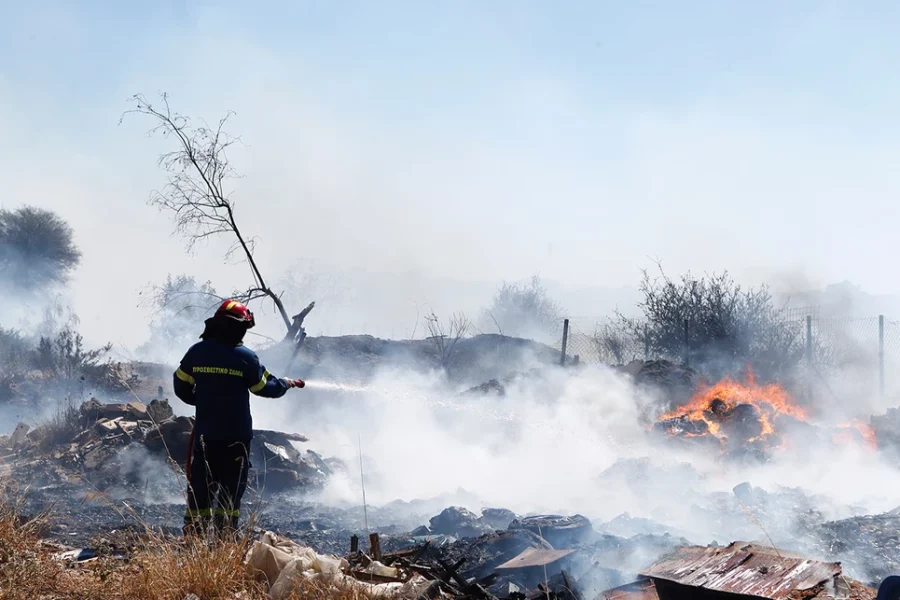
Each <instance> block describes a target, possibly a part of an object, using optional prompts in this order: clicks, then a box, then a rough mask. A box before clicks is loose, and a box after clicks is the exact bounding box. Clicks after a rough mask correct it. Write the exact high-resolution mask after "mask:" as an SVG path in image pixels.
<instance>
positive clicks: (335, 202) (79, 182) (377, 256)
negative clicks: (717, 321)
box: [0, 0, 900, 346]
mask: <svg viewBox="0 0 900 600" xmlns="http://www.w3.org/2000/svg"><path fill="white" fill-rule="evenodd" d="M251 6H252V8H251ZM898 13H900V5H898V4H897V3H894V2H867V3H850V2H828V1H822V0H817V1H808V2H791V3H785V2H781V1H770V2H762V1H761V2H752V3H751V2H737V1H734V2H722V1H715V2H713V1H710V2H689V1H682V2H639V1H634V2H600V1H597V2H566V3H549V2H522V1H516V2H512V1H509V2H501V1H496V2H462V1H456V2H412V1H410V2H388V1H379V2H255V3H248V2H218V3H216V2H171V1H159V2H153V3H149V4H148V3H133V2H131V3H123V2H111V1H110V2H97V1H94V2H74V1H73V2H68V3H64V2H40V3H27V2H23V1H13V0H0V57H2V58H0V131H2V135H0V175H2V181H3V184H4V189H3V194H2V197H0V202H2V206H3V207H13V206H18V205H21V204H24V203H29V204H36V205H39V206H44V207H48V208H52V209H54V210H57V211H59V212H60V213H61V214H62V215H63V216H64V217H65V218H66V219H68V220H69V221H70V222H71V223H72V225H73V226H74V228H75V230H76V233H77V237H78V243H79V244H80V246H81V247H82V249H83V250H84V264H83V266H82V268H81V270H80V271H79V273H78V275H77V278H76V281H75V287H74V295H75V304H76V308H77V310H78V312H79V313H80V314H81V315H82V318H83V320H84V321H85V330H86V333H87V334H88V335H89V337H92V338H94V339H97V340H100V339H111V340H113V341H116V342H121V343H122V344H125V345H132V346H133V345H136V344H137V343H138V342H140V341H141V337H142V336H144V335H145V334H146V332H145V330H144V329H143V327H144V325H143V321H144V318H145V311H144V310H143V309H141V308H139V307H138V306H137V303H138V297H137V292H138V291H139V289H140V288H141V287H142V286H144V285H146V284H147V283H148V282H151V281H159V280H161V279H163V278H164V277H165V275H166V274H167V273H170V272H171V273H180V272H186V273H191V274H195V275H197V276H198V277H199V278H200V279H207V278H211V279H213V280H214V282H216V283H217V284H218V285H219V287H220V288H222V289H227V288H229V287H231V286H232V285H238V284H241V282H242V281H243V278H242V276H243V271H242V270H240V269H238V268H235V267H232V266H229V265H224V264H223V261H222V259H221V249H220V248H219V247H217V246H214V245H213V246H210V247H201V248H198V249H197V251H196V253H195V256H193V257H186V256H185V255H184V251H183V245H182V243H181V242H180V240H178V239H177V238H173V237H171V236H170V232H171V222H170V221H169V219H168V217H167V216H166V215H162V214H158V213H157V212H156V211H155V210H154V209H153V208H150V207H148V206H147V205H146V199H147V197H148V195H149V192H150V190H151V189H153V188H154V187H156V186H159V185H161V183H162V182H163V178H162V172H161V171H160V170H159V169H158V168H157V167H156V162H155V160H156V155H157V154H158V153H159V152H160V151H161V150H163V149H164V148H165V147H166V146H165V144H164V142H163V141H162V140H151V139H148V138H147V137H146V136H145V135H144V134H145V132H146V130H147V129H148V127H149V126H150V123H149V122H148V121H146V120H142V119H140V118H138V117H131V118H128V119H126V121H125V122H124V124H123V125H121V126H119V125H118V121H119V117H120V115H121V113H122V111H123V110H125V109H127V108H129V106H130V105H129V104H128V103H127V102H126V99H127V98H128V97H129V96H130V95H131V94H134V93H138V92H142V93H146V94H148V95H152V94H156V93H158V92H160V91H167V92H168V93H170V94H171V95H172V98H173V103H174V105H175V107H176V108H177V109H178V110H180V111H181V112H184V113H186V114H189V115H194V116H197V117H203V118H206V119H207V120H210V121H214V120H216V119H217V118H218V117H219V116H221V115H222V114H223V113H224V111H226V110H228V109H233V110H234V111H236V113H237V114H236V116H235V118H234V120H233V122H232V124H231V128H230V130H231V131H232V132H233V133H239V134H241V135H242V137H243V140H244V142H245V144H246V147H244V148H242V149H241V150H240V151H237V152H235V153H234V154H233V156H232V158H233V160H234V162H235V166H236V168H238V169H239V170H240V171H241V172H242V173H243V174H244V175H245V177H244V179H243V180H241V181H240V182H239V184H238V185H237V190H236V196H235V197H236V198H238V206H239V218H240V219H241V220H242V222H243V223H245V227H246V228H247V229H248V230H249V232H251V233H252V234H254V235H257V236H259V237H260V238H261V244H260V248H259V253H260V255H259V256H260V260H261V261H262V263H263V264H264V265H266V266H267V268H268V270H270V271H272V272H273V275H272V277H277V276H280V274H281V273H282V272H284V271H285V270H286V269H288V268H289V267H291V266H292V265H294V264H298V263H300V262H301V261H309V260H314V261H320V262H321V263H323V264H328V265H331V266H333V267H334V268H337V269H350V268H356V269H362V270H364V271H369V272H388V273H393V274H404V273H412V274H417V276H427V277H429V278H433V279H439V280H456V281H463V282H464V281H473V282H498V281H500V280H501V279H518V278H523V277H527V276H529V275H531V274H532V273H535V272H539V273H541V274H542V275H543V276H544V277H545V278H547V279H550V280H553V281H556V282H559V283H560V284H561V285H564V286H568V287H569V288H571V289H578V288H602V287H613V288H615V287H621V286H631V285H634V284H635V283H636V282H637V279H638V277H639V269H640V268H641V267H646V266H648V265H649V264H651V262H650V261H651V259H652V258H659V259H661V260H663V261H664V263H665V265H666V267H667V269H668V270H669V271H671V272H679V271H682V270H686V269H692V270H694V271H704V270H719V269H723V268H727V269H729V270H731V271H732V272H734V273H735V274H737V275H738V276H739V277H741V278H744V279H746V280H748V281H758V280H760V279H763V278H766V277H768V276H769V274H771V273H780V274H782V275H781V276H783V274H784V273H789V274H802V276H803V277H805V278H806V279H808V280H810V281H813V282H827V281H837V280H844V279H850V280H853V281H854V282H856V283H859V284H861V285H863V286H864V287H865V288H866V289H867V290H870V291H872V292H885V293H896V292H900V279H898V277H897V276H896V275H897V267H896V266H895V260H894V257H895V255H896V254H897V247H896V239H897V236H896V228H897V222H896V217H897V212H898V209H897V208H895V207H896V206H897V203H896V201H895V198H896V197H897V192H898V187H900V184H898V181H897V173H898V170H897V165H898V164H900V142H898V141H897V140H898V131H900V120H898V119H897V118H896V116H895V114H896V112H897V111H898V110H900V69H898V61H900V40H898V39H897V36H896V32H897V30H898V27H900V14H898ZM798 276H799V275H798ZM404 294H405V295H404V302H406V301H407V300H408V299H409V298H406V296H416V297H417V298H419V299H421V300H427V299H428V298H427V296H428V294H429V291H428V290H423V289H418V288H416V289H412V290H410V291H409V293H406V292H404ZM461 298H462V296H461ZM445 300H446V299H445ZM487 300H488V299H487V298H484V299H483V300H482V301H481V303H482V304H483V303H484V302H486V301H487ZM459 302H460V303H465V302H468V303H469V304H473V305H475V306H477V304H476V303H475V300H468V299H467V300H466V301H465V302H463V300H459ZM451 308H452V307H448V308H447V310H450V309H451ZM466 308H470V307H469V306H466ZM323 310H324V309H323ZM274 325H275V326H277V322H276V323H274Z"/></svg>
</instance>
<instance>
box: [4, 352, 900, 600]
mask: <svg viewBox="0 0 900 600" xmlns="http://www.w3.org/2000/svg"><path fill="white" fill-rule="evenodd" d="M548 363H549V361H548V360H544V359H540V358H535V357H534V356H531V357H525V358H520V362H518V363H517V366H519V367H523V368H519V369H517V370H516V371H513V372H512V373H508V374H506V375H501V374H499V373H498V376H497V377H496V378H495V380H494V381H492V382H489V383H486V384H484V385H479V386H473V385H471V384H472V383H473V381H477V379H473V380H470V381H467V382H464V383H462V384H460V383H456V384H455V385H450V384H448V383H447V382H446V379H445V378H444V377H443V376H441V375H439V374H435V373H429V372H424V371H421V370H418V371H416V370H410V369H404V368H402V367H398V366H396V365H380V366H379V367H378V368H376V369H374V370H373V371H372V372H370V373H368V374H367V376H365V377H356V378H351V377H349V376H347V369H345V368H334V367H328V366H323V365H319V366H318V368H316V369H315V370H314V371H315V374H316V375H315V376H314V377H311V378H310V380H309V386H308V388H307V389H304V390H299V391H298V392H297V393H296V394H293V395H291V396H290V397H286V398H284V399H281V400H277V401H273V400H261V399H256V400H254V401H253V402H254V404H253V411H254V418H255V427H256V429H257V430H258V434H257V438H256V441H255V444H256V446H257V450H256V455H255V458H253V459H252V461H253V463H254V473H253V476H252V481H253V485H252V486H251V490H250V491H249V492H248V495H247V497H246V498H245V503H244V511H243V512H244V514H245V515H250V519H251V522H252V525H253V526H254V527H257V528H260V529H264V530H272V531H275V532H277V533H281V534H283V535H285V536H287V537H290V538H291V539H293V540H295V541H297V542H299V543H302V544H304V545H307V546H311V547H312V548H314V549H315V550H317V551H319V552H326V553H334V554H338V555H344V554H346V553H347V552H348V551H349V549H350V539H351V536H354V535H356V536H358V537H359V538H360V539H362V540H366V539H367V537H368V535H367V534H368V533H370V532H378V533H380V534H381V544H382V548H383V549H384V550H385V551H391V550H398V549H401V548H406V547H410V546H416V545H421V544H423V543H424V542H426V541H427V542H428V543H429V550H428V552H433V553H439V554H440V556H442V557H444V558H446V559H447V560H451V561H452V560H454V559H456V558H462V557H468V558H467V562H466V563H465V566H464V567H463V568H462V570H461V573H462V574H463V575H465V576H467V577H482V576H485V575H486V574H488V572H490V571H492V570H493V569H494V568H495V567H497V566H498V565H500V564H501V563H502V562H505V561H507V560H510V559H512V558H514V557H515V556H516V555H518V554H519V553H521V552H522V551H523V550H524V549H526V548H550V547H552V548H556V549H560V548H573V549H575V552H573V553H572V554H571V555H570V556H569V557H568V558H567V559H566V560H567V561H568V562H567V564H568V568H569V569H570V570H572V571H575V572H578V573H579V574H580V575H581V578H580V580H581V585H582V587H584V588H595V589H596V590H597V591H599V590H602V589H607V588H609V587H613V586H614V585H619V584H620V583H626V582H627V581H629V580H630V579H629V578H630V577H633V576H634V575H635V574H637V573H639V572H641V569H642V568H644V567H646V566H647V565H649V564H651V563H652V562H653V561H654V560H656V559H657V558H659V557H660V556H661V555H662V554H664V553H666V552H668V551H670V550H672V549H674V548H677V547H679V546H683V545H687V544H694V545H702V546H706V545H723V546H724V545H727V544H729V543H731V542H733V541H738V540H739V541H747V542H751V541H755V542H759V543H762V544H765V545H771V546H775V547H776V548H779V549H782V550H785V551H791V552H795V553H801V554H803V555H806V556H809V557H810V558H815V559H820V560H829V561H830V560H839V561H841V562H842V563H843V565H844V572H845V573H846V574H847V575H848V576H850V577H853V578H855V579H858V580H860V581H863V582H866V583H869V584H876V583H877V582H878V581H880V580H881V579H882V578H883V577H884V576H886V575H889V574H892V573H895V572H898V571H900V511H895V510H894V509H895V508H897V507H898V505H900V496H898V492H900V486H898V485H895V484H893V482H894V481H895V480H896V479H897V477H896V476H897V470H896V467H895V466H894V465H895V463H894V461H893V456H894V455H893V454H892V452H891V448H890V447H889V445H887V444H881V445H879V446H878V447H873V446H872V445H871V444H869V443H866V440H865V439H862V438H860V439H856V438H849V439H842V440H840V441H839V442H838V441H836V439H835V438H834V436H831V435H820V436H813V437H807V438H803V439H804V444H802V445H791V444H789V443H784V439H788V440H789V439H791V432H790V431H782V432H779V438H778V439H779V442H778V445H775V444H774V443H773V444H771V445H770V446H768V447H763V450H762V452H761V453H760V452H753V453H749V454H747V453H744V454H740V455H739V456H737V457H736V456H735V455H734V454H733V453H731V452H724V451H719V450H716V451H711V448H714V447H715V446H714V444H716V443H718V442H716V441H715V440H712V442H711V441H710V440H702V441H701V442H699V443H695V440H692V439H689V438H687V439H686V438H685V437H684V436H675V435H671V434H666V433H665V432H663V433H662V434H661V432H660V428H659V427H655V423H656V422H657V419H659V418H660V417H661V416H662V415H664V414H665V413H669V412H671V410H672V407H673V406H678V405H679V403H681V402H682V400H684V398H680V397H679V399H677V400H673V398H672V397H671V396H672V395H673V394H676V395H677V394H684V390H683V389H681V388H682V387H683V386H682V385H681V383H683V379H684V374H683V373H682V372H681V371H679V369H678V368H677V367H675V366H674V365H665V364H661V363H647V364H646V365H642V366H635V365H632V366H631V367H630V368H619V369H611V368H606V367H600V366H586V365H580V366H578V367H577V368H566V369H563V368H559V367H557V366H554V365H551V364H548ZM310 371H313V369H310ZM477 373H478V377H481V376H482V375H483V373H484V371H483V370H480V369H479V370H477ZM673 381H678V382H681V383H679V384H678V385H676V386H673V384H672V382H673ZM161 385H165V384H164V383H163V384H161ZM147 389H152V386H147ZM163 395H165V396H169V397H171V395H170V394H166V393H165V390H164V394H163ZM688 396H690V392H688ZM102 404H104V403H103V402H98V403H93V404H89V405H87V407H81V406H79V407H78V414H79V417H78V418H79V419H80V421H79V422H78V427H74V428H72V430H71V431H70V432H68V434H70V436H69V438H67V439H61V440H56V442H55V443H54V444H49V443H48V442H46V441H42V440H43V438H42V437H41V435H42V434H41V433H39V432H41V431H42V429H41V427H37V428H36V431H35V430H32V431H30V432H26V433H21V434H20V435H18V438H17V436H16V434H15V433H14V432H12V431H11V432H10V433H13V435H11V436H7V437H5V438H3V439H2V440H0V442H2V443H0V446H2V447H4V448H6V449H5V450H2V451H0V455H2V456H3V466H2V467H0V475H4V479H6V480H7V481H12V482H13V483H15V484H16V485H17V486H18V487H19V489H20V492H21V494H22V497H23V498H24V499H25V508H26V509H27V510H28V511H39V510H44V509H52V511H53V513H54V514H55V515H56V519H55V525H54V527H53V529H52V531H51V532H50V535H52V536H53V537H55V538H57V539H59V540H60V541H63V542H65V543H66V544H69V545H71V546H76V547H79V546H83V547H89V546H91V545H92V544H96V543H97V540H98V539H99V538H103V537H114V536H115V535H117V534H118V533H121V532H122V531H127V530H129V529H133V528H142V527H146V526H150V527H153V528H161V529H164V530H168V531H170V532H171V533H172V534H173V535H177V534H178V533H179V532H180V527H181V523H182V516H183V511H184V504H183V500H182V498H183V495H184V476H183V473H182V472H181V471H180V468H179V463H180V462H182V461H183V455H182V454H181V451H180V450H178V448H179V443H180V442H179V440H184V439H186V438H185V435H186V432H189V427H190V422H189V419H188V418H187V415H188V414H189V413H188V410H187V409H188V407H185V406H183V405H180V404H179V403H178V401H177V400H175V401H172V402H171V403H170V405H171V408H172V409H173V411H172V414H169V412H168V408H167V407H165V406H163V404H164V403H159V402H154V403H151V402H150V399H145V402H144V403H143V404H141V405H140V406H138V403H137V402H136V400H133V403H132V404H131V405H125V404H122V405H119V406H117V407H114V408H109V407H107V406H99V405H102ZM6 410H7V411H10V410H15V409H14V408H11V407H9V406H7V409H6ZM142 411H147V412H149V413H150V416H146V415H145V412H142ZM157 411H162V412H157ZM810 413H812V410H811V409H810ZM881 418H882V419H883V420H884V419H887V421H886V422H883V423H882V424H881V426H880V427H881V428H882V429H886V430H888V431H890V430H891V427H890V423H891V421H890V419H891V417H890V414H888V415H887V416H885V417H881ZM26 420H27V419H26ZM773 422H774V421H773ZM804 427H806V429H804V431H806V430H808V428H810V427H813V428H819V425H818V424H816V422H815V419H814V418H813V416H812V415H810V417H809V422H804ZM823 427H824V426H823ZM829 427H830V426H829ZM828 431H830V429H829V430H828ZM281 433H287V434H294V435H292V436H288V437H284V436H282V435H281ZM773 439H774V438H773ZM160 440H164V441H165V442H166V443H165V444H160ZM811 440H812V441H811ZM754 441H755V442H759V438H758V437H757V438H754ZM710 444H713V445H710ZM161 446H162V447H163V449H162V450H161ZM751 459H752V460H751ZM364 493H365V498H366V504H365V506H364V505H363V494H364ZM510 583H512V581H507V580H504V579H503V578H501V581H500V582H499V583H495V584H494V585H495V586H496V585H500V586H501V587H502V586H503V585H507V584H510ZM496 589H499V588H496ZM507 591H508V590H507ZM497 595H498V597H506V596H507V595H508V594H506V595H502V594H500V593H499V592H498V593H497Z"/></svg>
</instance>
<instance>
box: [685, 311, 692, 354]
mask: <svg viewBox="0 0 900 600" xmlns="http://www.w3.org/2000/svg"><path fill="white" fill-rule="evenodd" d="M689 334H690V329H689V328H688V320H687V319H685V320H684V366H688V365H690V364H691V339H690V335H689Z"/></svg>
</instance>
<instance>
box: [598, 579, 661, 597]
mask: <svg viewBox="0 0 900 600" xmlns="http://www.w3.org/2000/svg"><path fill="white" fill-rule="evenodd" d="M600 597H601V598H602V599H603V600H659V594H657V593H656V586H655V585H653V581H651V580H650V579H644V580H642V581H635V582H634V583H628V584H625V585H620V586H619V587H614V588H612V589H609V590H606V591H605V592H603V593H601V594H600Z"/></svg>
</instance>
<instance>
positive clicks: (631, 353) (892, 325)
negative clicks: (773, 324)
mask: <svg viewBox="0 0 900 600" xmlns="http://www.w3.org/2000/svg"><path fill="white" fill-rule="evenodd" d="M684 323H685V324H684V327H685V332H684V338H685V344H684V348H683V351H679V352H668V353H666V352H659V351H655V350H653V349H652V348H651V344H650V341H649V339H646V338H645V339H641V336H640V335H635V334H634V333H633V332H632V333H628V334H626V333H623V331H622V328H621V327H617V325H618V323H616V322H614V321H611V320H609V319H608V318H596V317H594V318H592V317H572V318H569V319H566V320H565V323H564V326H563V337H564V338H565V339H562V338H561V339H560V340H559V342H558V343H557V344H556V347H557V349H559V350H560V351H561V353H560V361H561V362H567V363H574V362H587V363H602V364H624V363H628V362H630V361H632V360H635V359H641V360H652V359H669V360H675V361H679V362H690V357H691V352H692V349H691V348H690V339H691V331H690V328H691V323H690V321H689V320H685V322H684ZM777 325H778V326H779V327H780V329H781V330H780V334H781V336H782V339H783V340H787V342H786V343H791V344H793V345H794V346H795V347H796V349H797V352H798V356H797V359H798V360H797V364H798V365H800V366H803V367H805V368H806V369H807V370H808V374H809V375H810V376H811V377H812V378H813V379H815V380H816V383H817V385H820V386H821V387H824V388H825V389H826V390H828V391H829V392H831V393H832V395H834V396H835V397H838V396H841V389H840V388H841V386H847V385H851V386H852V387H853V393H854V394H855V395H859V394H873V395H874V394H884V389H885V386H887V387H888V388H894V389H896V390H897V392H898V393H900V377H896V378H894V379H891V377H890V373H896V372H897V371H898V367H900V321H897V320H892V319H889V318H887V317H885V316H883V315H879V316H872V317H865V318H842V317H830V316H821V315H820V314H819V312H818V310H816V309H815V307H803V308H791V309H789V310H784V311H782V312H781V313H779V318H778V320H777ZM563 344H565V361H563V353H562V348H563Z"/></svg>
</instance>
